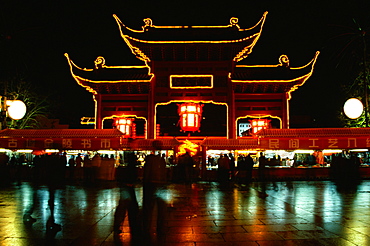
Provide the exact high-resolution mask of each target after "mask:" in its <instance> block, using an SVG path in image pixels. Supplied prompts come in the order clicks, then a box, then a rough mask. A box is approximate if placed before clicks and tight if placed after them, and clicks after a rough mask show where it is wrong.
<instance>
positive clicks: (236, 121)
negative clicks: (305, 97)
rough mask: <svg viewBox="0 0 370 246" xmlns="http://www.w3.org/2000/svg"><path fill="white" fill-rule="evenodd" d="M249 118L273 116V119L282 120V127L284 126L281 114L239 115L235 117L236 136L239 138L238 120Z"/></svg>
mask: <svg viewBox="0 0 370 246" xmlns="http://www.w3.org/2000/svg"><path fill="white" fill-rule="evenodd" d="M247 118H253V119H261V118H273V119H278V120H279V122H280V129H281V128H282V125H283V123H282V119H281V117H279V116H273V115H271V114H258V115H256V114H249V115H246V116H239V117H238V118H236V119H235V126H236V127H235V136H236V137H237V138H239V137H238V127H237V125H238V120H240V119H247Z"/></svg>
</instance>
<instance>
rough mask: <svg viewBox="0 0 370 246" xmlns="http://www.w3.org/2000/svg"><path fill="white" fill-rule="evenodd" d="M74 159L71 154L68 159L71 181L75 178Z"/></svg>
mask: <svg viewBox="0 0 370 246" xmlns="http://www.w3.org/2000/svg"><path fill="white" fill-rule="evenodd" d="M75 168H76V160H75V157H74V156H73V155H71V157H70V158H69V159H68V169H69V179H70V180H71V181H72V180H74V178H75Z"/></svg>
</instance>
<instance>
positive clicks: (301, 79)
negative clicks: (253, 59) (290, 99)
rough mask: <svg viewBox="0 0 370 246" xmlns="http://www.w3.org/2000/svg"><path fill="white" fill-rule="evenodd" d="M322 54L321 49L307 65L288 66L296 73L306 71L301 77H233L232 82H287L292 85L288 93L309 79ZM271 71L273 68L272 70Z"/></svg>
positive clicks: (268, 66) (262, 66)
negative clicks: (278, 78) (274, 78)
mask: <svg viewBox="0 0 370 246" xmlns="http://www.w3.org/2000/svg"><path fill="white" fill-rule="evenodd" d="M319 54H320V52H319V51H317V52H316V54H315V56H314V58H313V59H312V60H311V61H310V62H309V63H307V64H306V65H304V66H302V67H292V68H287V69H289V70H288V72H289V71H292V72H293V71H294V73H297V70H300V71H302V73H305V74H303V75H301V76H299V77H295V78H292V79H281V80H271V79H258V80H257V79H233V78H231V82H233V83H250V84H251V83H252V84H267V85H268V84H286V85H290V89H289V90H288V91H287V92H288V93H290V92H292V91H294V90H296V89H297V88H298V87H299V86H302V85H303V84H304V83H305V82H306V81H307V79H309V78H310V77H311V75H312V73H313V70H314V66H315V63H316V61H317V57H318V55H319ZM279 66H281V65H260V66H258V65H256V66H237V67H240V68H246V69H253V68H269V69H279ZM270 71H271V70H270Z"/></svg>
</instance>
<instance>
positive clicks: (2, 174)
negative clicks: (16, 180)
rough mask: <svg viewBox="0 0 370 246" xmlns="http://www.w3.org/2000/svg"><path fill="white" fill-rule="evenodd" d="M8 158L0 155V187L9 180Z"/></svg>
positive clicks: (3, 154) (2, 154)
mask: <svg viewBox="0 0 370 246" xmlns="http://www.w3.org/2000/svg"><path fill="white" fill-rule="evenodd" d="M8 162H9V156H7V155H6V154H5V153H0V185H5V184H8V182H9V181H10V180H9V175H10V171H9V163H8Z"/></svg>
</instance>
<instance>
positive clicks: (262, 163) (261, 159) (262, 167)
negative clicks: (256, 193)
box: [258, 152, 267, 180]
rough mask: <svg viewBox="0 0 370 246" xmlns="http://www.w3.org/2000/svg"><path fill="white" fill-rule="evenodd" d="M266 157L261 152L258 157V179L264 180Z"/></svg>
mask: <svg viewBox="0 0 370 246" xmlns="http://www.w3.org/2000/svg"><path fill="white" fill-rule="evenodd" d="M266 162H267V160H266V157H265V155H264V154H263V153H262V152H261V153H260V157H259V158H258V163H259V164H258V175H259V179H260V180H265V172H266Z"/></svg>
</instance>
